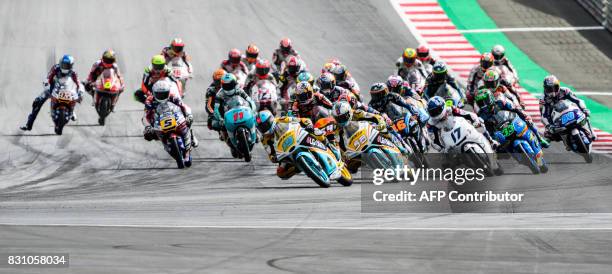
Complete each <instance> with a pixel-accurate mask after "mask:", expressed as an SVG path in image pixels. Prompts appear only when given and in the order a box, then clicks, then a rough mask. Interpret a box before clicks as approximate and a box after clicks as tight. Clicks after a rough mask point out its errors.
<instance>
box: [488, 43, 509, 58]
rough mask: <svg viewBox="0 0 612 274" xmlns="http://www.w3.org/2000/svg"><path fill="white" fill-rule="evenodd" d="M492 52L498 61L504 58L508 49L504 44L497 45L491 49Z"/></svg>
mask: <svg viewBox="0 0 612 274" xmlns="http://www.w3.org/2000/svg"><path fill="white" fill-rule="evenodd" d="M491 54H493V58H495V60H496V61H499V60H501V59H503V58H504V55H505V54H506V49H505V48H504V47H503V46H502V45H495V46H494V47H493V49H491Z"/></svg>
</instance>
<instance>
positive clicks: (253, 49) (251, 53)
mask: <svg viewBox="0 0 612 274" xmlns="http://www.w3.org/2000/svg"><path fill="white" fill-rule="evenodd" d="M258 56H259V48H258V47H257V46H256V45H255V44H249V46H248V47H247V49H246V58H247V61H249V62H250V63H254V62H255V61H257V57H258Z"/></svg>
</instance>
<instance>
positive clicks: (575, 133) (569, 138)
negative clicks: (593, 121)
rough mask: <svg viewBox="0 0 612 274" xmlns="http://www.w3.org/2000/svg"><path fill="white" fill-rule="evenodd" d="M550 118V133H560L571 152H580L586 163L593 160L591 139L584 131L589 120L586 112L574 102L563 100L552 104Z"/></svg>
mask: <svg viewBox="0 0 612 274" xmlns="http://www.w3.org/2000/svg"><path fill="white" fill-rule="evenodd" d="M552 120H553V122H552V124H551V126H550V130H551V133H552V134H558V135H560V136H561V137H562V139H563V142H565V143H566V145H567V147H569V148H571V150H572V151H573V152H576V153H580V154H581V155H582V156H583V157H584V160H585V161H586V162H587V163H591V162H593V155H592V154H591V146H592V140H591V139H590V138H589V137H588V134H587V133H586V131H587V130H588V129H586V128H585V126H586V125H587V123H588V122H589V121H588V118H587V116H586V114H584V112H582V111H581V110H580V108H578V107H577V106H576V105H575V104H573V103H571V102H569V101H566V100H563V101H560V102H559V103H557V104H556V105H555V106H554V109H553V112H552Z"/></svg>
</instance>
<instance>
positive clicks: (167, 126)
mask: <svg viewBox="0 0 612 274" xmlns="http://www.w3.org/2000/svg"><path fill="white" fill-rule="evenodd" d="M159 126H160V128H161V129H162V130H164V131H166V130H171V129H174V128H175V127H176V119H175V118H174V117H166V118H164V119H162V120H161V121H159Z"/></svg>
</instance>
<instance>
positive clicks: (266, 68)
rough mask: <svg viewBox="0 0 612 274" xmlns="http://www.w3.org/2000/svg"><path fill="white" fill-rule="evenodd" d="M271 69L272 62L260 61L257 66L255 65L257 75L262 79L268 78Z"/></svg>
mask: <svg viewBox="0 0 612 274" xmlns="http://www.w3.org/2000/svg"><path fill="white" fill-rule="evenodd" d="M270 67H271V66H270V61H268V60H265V59H262V60H259V61H257V64H255V74H257V76H258V77H259V78H260V79H264V78H266V77H268V73H270Z"/></svg>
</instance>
